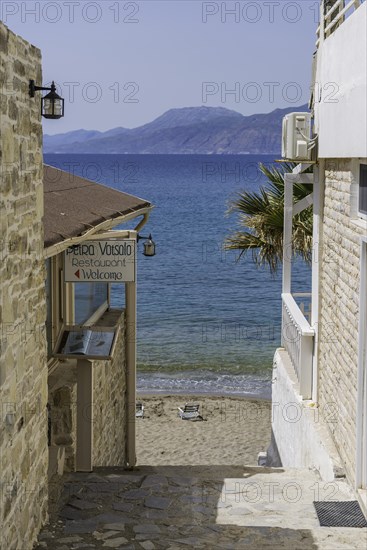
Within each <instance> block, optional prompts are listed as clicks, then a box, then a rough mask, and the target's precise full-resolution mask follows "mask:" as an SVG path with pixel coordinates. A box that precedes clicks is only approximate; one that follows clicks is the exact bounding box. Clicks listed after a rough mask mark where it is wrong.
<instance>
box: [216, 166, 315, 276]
mask: <svg viewBox="0 0 367 550" xmlns="http://www.w3.org/2000/svg"><path fill="white" fill-rule="evenodd" d="M259 167H260V170H261V172H262V173H263V174H264V175H265V176H266V178H267V180H268V183H267V185H266V186H262V187H261V188H260V189H259V191H258V192H256V193H255V192H249V191H241V192H239V193H238V194H237V196H236V197H235V199H234V200H233V201H232V202H231V204H230V205H229V210H228V213H229V214H233V213H235V214H237V215H238V225H239V227H240V229H238V230H236V231H234V232H233V233H232V234H231V235H229V236H228V237H227V238H226V240H225V242H224V247H225V249H226V250H239V251H240V256H239V257H241V256H242V255H243V254H245V253H247V252H249V251H251V253H252V259H253V261H254V262H255V264H256V265H257V266H266V267H268V268H269V269H270V272H271V273H272V274H275V273H276V272H277V270H278V268H279V266H281V265H282V261H283V225H284V174H285V173H290V172H292V170H293V169H294V167H295V164H293V163H289V164H288V163H286V164H284V165H283V167H282V168H278V167H276V166H274V167H271V168H268V167H266V166H264V165H263V164H260V165H259ZM309 194H310V187H309V186H308V185H302V184H295V185H294V186H293V196H294V204H296V203H297V202H298V201H300V200H302V199H303V198H304V197H306V196H307V195H309ZM293 252H294V254H295V255H300V256H302V258H303V259H304V260H305V261H306V262H307V263H311V257H312V207H309V208H306V209H305V210H303V211H302V212H301V213H300V214H297V215H296V216H294V217H293Z"/></svg>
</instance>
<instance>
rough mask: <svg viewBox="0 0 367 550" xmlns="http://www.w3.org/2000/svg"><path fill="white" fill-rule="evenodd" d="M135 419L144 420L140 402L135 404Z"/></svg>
mask: <svg viewBox="0 0 367 550" xmlns="http://www.w3.org/2000/svg"><path fill="white" fill-rule="evenodd" d="M135 417H136V418H144V405H143V403H141V402H140V401H138V402H137V403H136V412H135Z"/></svg>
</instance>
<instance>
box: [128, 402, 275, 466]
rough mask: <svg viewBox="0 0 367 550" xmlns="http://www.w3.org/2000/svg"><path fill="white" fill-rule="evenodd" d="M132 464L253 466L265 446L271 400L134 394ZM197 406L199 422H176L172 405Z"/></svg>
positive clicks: (179, 420)
mask: <svg viewBox="0 0 367 550" xmlns="http://www.w3.org/2000/svg"><path fill="white" fill-rule="evenodd" d="M138 401H141V402H142V403H143V404H144V413H145V414H144V418H143V419H141V418H139V419H137V423H136V434H137V457H138V465H151V466H155V465H164V464H165V465H172V466H179V465H223V466H224V465H256V464H257V456H258V453H259V452H260V451H266V449H267V447H268V445H269V443H270V433H271V424H270V421H271V402H270V401H265V400H263V401H261V400H251V399H240V398H236V397H209V396H192V395H191V396H182V395H171V396H168V395H167V396H163V395H159V396H152V395H139V396H138ZM186 402H189V403H199V404H200V414H201V416H202V417H203V419H204V420H203V421H194V422H193V421H187V420H181V418H180V417H179V416H178V407H182V406H183V405H184V404H185V403H186Z"/></svg>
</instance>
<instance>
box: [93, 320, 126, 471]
mask: <svg viewBox="0 0 367 550" xmlns="http://www.w3.org/2000/svg"><path fill="white" fill-rule="evenodd" d="M102 324H103V321H102ZM125 342H126V335H125V314H124V315H123V317H122V318H121V324H120V333H119V337H118V340H117V342H116V347H115V351H114V357H113V359H112V361H95V362H94V388H93V391H94V409H93V413H94V430H93V436H94V442H93V445H94V452H93V464H94V466H125V459H126V450H125V447H126V435H127V428H126V354H125Z"/></svg>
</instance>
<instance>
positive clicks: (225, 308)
mask: <svg viewBox="0 0 367 550" xmlns="http://www.w3.org/2000/svg"><path fill="white" fill-rule="evenodd" d="M45 162H46V164H50V165H53V166H56V167H58V168H60V169H62V170H66V171H70V172H72V173H74V174H75V175H79V176H82V177H85V178H88V179H91V180H94V181H97V182H98V183H103V184H105V185H108V186H110V187H113V188H115V189H119V190H121V191H124V192H127V193H131V194H134V195H137V196H139V197H142V198H144V199H147V200H149V201H150V202H152V203H153V204H154V205H155V208H154V210H153V212H152V213H151V216H150V218H149V221H148V224H147V225H146V226H145V227H144V228H143V230H142V234H143V235H148V234H149V233H152V235H153V239H154V241H155V242H156V243H157V255H156V256H155V257H154V258H146V257H144V256H143V255H142V254H140V253H139V260H138V390H139V391H140V392H144V393H148V392H152V393H155V394H156V393H159V392H162V393H168V392H169V393H197V394H198V393H200V394H201V393H203V394H206V393H209V394H213V395H237V396H244V397H249V396H251V397H262V398H270V395H271V369H272V360H273V355H274V351H275V349H276V347H278V346H279V344H280V330H281V297H280V295H281V272H279V273H278V274H277V276H276V277H272V276H271V275H270V273H269V272H268V270H266V269H259V268H257V267H256V266H255V264H254V263H253V261H252V257H251V254H249V255H247V256H242V257H241V258H240V259H239V258H238V253H236V252H228V251H227V252H226V251H224V250H223V241H224V239H225V237H226V235H228V234H229V233H230V232H231V231H232V230H233V229H235V228H236V227H237V226H238V218H237V216H236V215H234V214H232V215H228V214H227V210H228V205H229V202H230V200H231V199H233V198H234V196H235V195H236V192H238V191H240V190H247V191H257V190H258V189H259V186H260V185H262V184H264V183H265V180H264V178H263V176H262V174H261V173H260V171H259V170H258V164H259V162H262V163H264V164H266V165H271V164H272V163H274V157H272V156H259V155H257V156H254V155H234V156H232V155H225V156H224V155H223V156H216V155H45ZM133 227H134V223H133V222H131V223H130V225H129V228H130V229H132V228H133ZM139 248H140V249H142V243H140V245H139ZM293 273H294V275H293V289H292V290H293V292H308V291H309V290H310V284H311V276H310V270H309V268H308V267H307V266H305V265H304V264H303V263H302V262H301V261H297V262H296V263H295V265H294V270H293ZM112 301H113V305H114V306H120V307H122V306H123V305H124V292H123V286H119V285H116V286H114V287H113V291H112Z"/></svg>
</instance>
